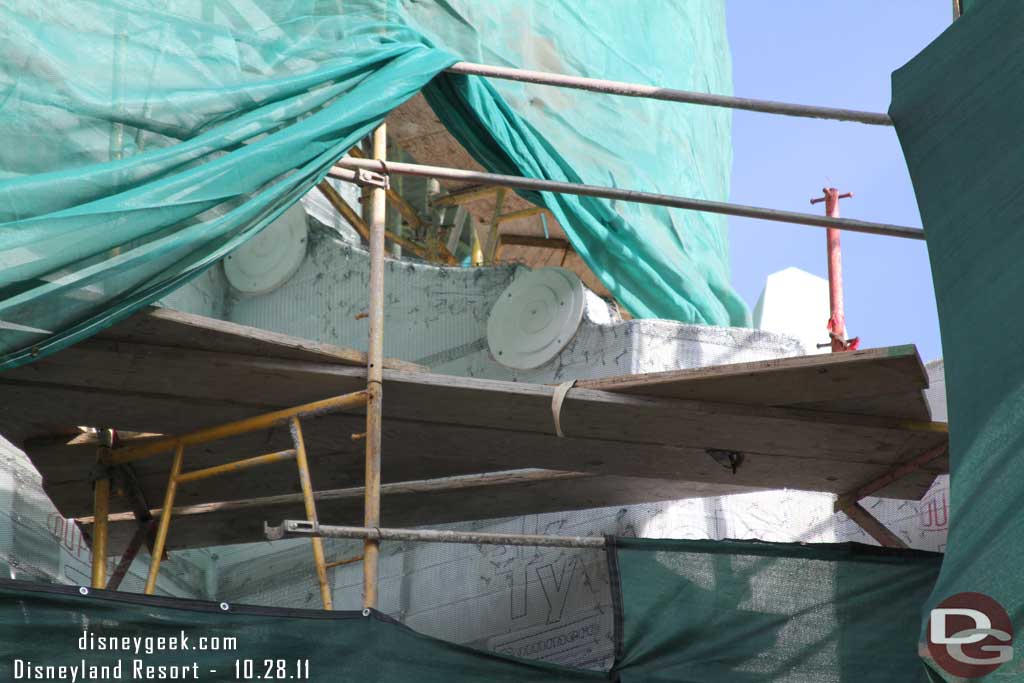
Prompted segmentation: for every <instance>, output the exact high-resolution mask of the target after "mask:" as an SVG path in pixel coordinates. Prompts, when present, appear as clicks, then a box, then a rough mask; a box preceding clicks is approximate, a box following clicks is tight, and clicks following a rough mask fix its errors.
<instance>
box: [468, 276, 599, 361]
mask: <svg viewBox="0 0 1024 683" xmlns="http://www.w3.org/2000/svg"><path fill="white" fill-rule="evenodd" d="M583 307H584V296H583V283H582V282H580V279H579V278H578V277H577V276H576V274H575V273H573V272H572V271H571V270H566V269H565V268H542V269H540V270H534V271H531V272H528V273H524V274H522V275H518V276H517V277H516V279H515V281H514V282H513V283H512V284H511V285H509V286H508V288H506V289H505V291H504V292H502V293H501V296H500V297H499V298H498V301H497V303H495V304H494V308H492V309H491V315H490V317H489V318H488V319H487V345H488V346H489V347H490V350H491V355H493V356H494V358H495V360H497V361H498V362H499V363H501V364H502V365H505V366H507V367H510V368H517V369H520V370H526V369H529V368H536V367H539V366H541V365H543V364H544V363H546V362H548V361H549V360H551V359H552V358H554V357H555V356H557V355H558V353H559V352H560V351H561V350H562V349H564V348H565V347H566V345H567V344H568V343H569V342H570V341H571V340H572V338H573V336H574V335H575V334H576V330H577V329H578V328H579V326H580V321H581V320H582V319H583Z"/></svg>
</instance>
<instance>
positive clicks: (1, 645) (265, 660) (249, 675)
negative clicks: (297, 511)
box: [0, 580, 608, 683]
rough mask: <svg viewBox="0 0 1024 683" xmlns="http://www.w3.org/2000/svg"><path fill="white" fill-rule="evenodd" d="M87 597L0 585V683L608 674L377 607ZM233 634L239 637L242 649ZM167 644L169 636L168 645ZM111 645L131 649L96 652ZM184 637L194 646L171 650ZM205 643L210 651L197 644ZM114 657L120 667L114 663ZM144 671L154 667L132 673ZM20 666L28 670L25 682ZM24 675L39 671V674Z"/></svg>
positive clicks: (104, 594)
mask: <svg viewBox="0 0 1024 683" xmlns="http://www.w3.org/2000/svg"><path fill="white" fill-rule="evenodd" d="M87 592H88V593H89V594H88V595H81V594H80V593H79V589H78V588H75V587H70V586H46V585H41V584H30V583H27V582H24V581H10V580H0V680H4V681H13V680H30V678H29V676H26V675H24V674H25V673H26V669H25V667H28V666H31V667H59V666H65V667H72V666H78V667H81V666H83V665H84V666H85V667H91V666H108V667H111V668H110V669H109V670H107V671H103V670H99V671H98V673H99V674H100V675H99V676H96V677H92V678H87V677H86V676H83V675H82V672H83V669H81V668H79V669H77V671H78V672H79V673H78V679H77V680H93V681H116V680H125V681H132V680H138V681H149V680H154V681H155V680H202V681H239V680H297V681H301V680H309V681H322V682H323V683H337V682H340V681H360V682H361V683H363V682H365V683H371V682H373V681H403V682H404V681H412V682H415V683H431V682H433V681H437V682H438V683H441V682H444V683H448V682H453V683H454V682H457V681H508V682H509V683H514V682H518V681H597V680H607V678H608V677H607V675H605V674H603V673H601V672H594V671H584V670H577V669H567V668H564V667H559V666H555V665H552V664H543V663H538V662H529V661H526V660H522V659H513V658H510V657H504V656H501V655H496V654H490V653H486V652H482V651H479V650H474V649H472V648H467V647H462V646H459V645H452V644H451V643H445V642H444V641H441V640H437V639H435V638H428V637H427V636H423V635H420V634H418V633H416V632H415V631H413V630H411V629H409V628H406V627H405V626H402V625H401V624H398V623H397V622H395V621H393V620H392V619H390V618H389V617H387V616H384V615H382V614H380V613H379V612H370V613H369V614H368V615H367V616H363V613H362V612H322V611H315V610H297V609H291V610H290V609H281V608H269V607H247V606H242V605H238V606H235V605H227V604H226V603H220V604H218V603H216V602H203V601H199V600H182V599H174V598H153V597H146V596H142V595H132V594H126V593H116V592H111V591H87ZM83 635H85V636H86V638H85V640H82V638H83ZM183 636H184V639H183ZM125 638H127V639H128V640H127V641H124V640H123V639H125ZM225 638H234V639H235V641H234V644H232V642H231V641H227V640H225ZM159 639H164V640H163V642H162V643H161V641H160V640H159ZM204 639H205V640H204ZM108 643H112V644H113V645H115V646H126V647H125V648H121V649H117V650H110V649H99V648H100V647H101V644H102V645H106V644H108ZM182 643H184V646H186V647H188V648H190V649H187V650H186V649H180V648H178V649H171V648H175V647H176V646H178V645H180V644H182ZM81 645H84V646H85V648H84V649H83V648H82V647H81ZM136 646H138V648H139V651H138V652H136V649H135V648H136ZM203 647H205V648H206V649H199V648H203ZM214 648H215V649H214ZM19 661H20V662H21V663H20V664H19V663H18V662H19ZM118 662H120V663H121V670H120V672H116V671H115V670H114V669H113V667H114V666H116V665H117V663H118ZM140 666H141V667H154V668H152V669H149V668H143V669H137V668H136V667H140ZM193 666H194V667H195V668H194V669H193V668H192V667H193ZM16 667H21V668H20V669H19V668H16ZM159 667H163V668H159ZM19 671H20V673H21V674H23V675H22V676H21V677H20V678H19V677H18V673H19ZM90 671H91V670H90V669H86V670H85V673H86V674H88V673H89V672H90ZM27 672H28V673H30V674H35V673H37V670H36V669H35V668H32V669H29V670H27ZM40 673H42V675H41V676H33V677H32V678H31V680H39V681H58V680H65V681H70V680H72V676H71V669H66V670H65V673H64V675H60V672H59V671H56V670H54V671H53V672H52V673H53V674H55V675H51V672H49V671H47V670H46V669H45V668H44V669H43V670H42V671H41V672H40ZM118 673H119V674H120V675H118ZM140 673H141V675H139V674H140ZM196 673H198V675H196ZM307 675H308V677H307Z"/></svg>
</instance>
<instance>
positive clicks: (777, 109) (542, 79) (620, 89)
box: [448, 62, 893, 126]
mask: <svg viewBox="0 0 1024 683" xmlns="http://www.w3.org/2000/svg"><path fill="white" fill-rule="evenodd" d="M448 71H449V72H451V73H457V74H465V75H469V76H486V77H488V78H502V79H505V80H509V81H519V82H522V83H536V84H538V85H553V86H558V87H562V88H574V89H576V90H589V91H591V92H600V93H606V94H609V95H621V96H623V97H644V98H647V99H651V100H665V101H667V102H684V103H686V104H703V105H708V106H711V107H726V108H728V109H743V110H746V111H757V112H762V113H764V114H780V115H782V116H799V117H803V118H809V119H832V120H835V121H854V122H857V123H866V124H869V125H873V126H891V125H893V124H892V119H890V118H889V116H888V115H887V114H881V113H876V112H870V111H858V110H856V109H838V108H835V107H815V106H811V105H806V104H790V103H788V102H773V101H772V100H754V99H749V98H746V97H730V96H727V95H712V94H710V93H703V92H693V91H690V90H674V89H672V88H659V87H658V86H654V85H640V84H638V83H626V82H624V81H606V80H604V79H601V78H584V77H582V76H565V75H562V74H552V73H547V72H544V71H529V70H527V69H512V68H509V67H503V66H489V65H487V64H474V63H472V62H456V63H455V64H453V65H452V66H450V67H449V68H448Z"/></svg>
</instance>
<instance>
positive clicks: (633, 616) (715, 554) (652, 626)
mask: <svg viewBox="0 0 1024 683" xmlns="http://www.w3.org/2000/svg"><path fill="white" fill-rule="evenodd" d="M615 542H616V548H615V549H614V550H613V551H612V552H613V553H614V555H615V557H614V560H612V561H613V566H615V565H617V573H618V576H619V583H620V585H621V591H622V592H621V598H620V603H621V611H622V615H623V616H622V626H621V634H620V637H621V648H620V651H619V653H618V656H617V658H616V659H617V662H616V666H615V669H614V671H615V672H617V673H618V674H619V676H620V677H621V680H622V681H623V682H624V683H628V682H629V681H685V682H688V683H698V682H699V683H712V682H714V683H718V682H722V683H726V682H728V683H743V682H746V681H749V682H753V681H757V682H761V681H774V682H776V683H777V682H780V681H784V682H786V683H797V682H799V683H848V682H852V681H893V682H894V683H895V682H899V683H906V682H909V681H924V680H927V679H926V677H925V671H924V667H923V665H922V664H921V660H920V659H919V658H918V656H917V628H916V620H917V615H918V613H919V610H920V607H921V604H922V603H923V602H924V600H925V598H926V597H927V596H928V593H929V591H931V589H932V586H933V585H934V582H935V577H936V575H937V573H938V570H939V563H940V561H941V555H938V554H935V553H926V552H921V551H890V550H884V549H880V548H876V547H874V546H864V545H858V544H853V543H850V544H829V545H824V544H795V543H794V544H787V543H759V542H750V541H662V540H650V539H623V538H618V539H615Z"/></svg>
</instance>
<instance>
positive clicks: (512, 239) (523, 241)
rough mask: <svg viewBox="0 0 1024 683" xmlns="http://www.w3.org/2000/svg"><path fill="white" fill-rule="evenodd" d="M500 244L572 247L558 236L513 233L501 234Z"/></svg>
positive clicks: (547, 247)
mask: <svg viewBox="0 0 1024 683" xmlns="http://www.w3.org/2000/svg"><path fill="white" fill-rule="evenodd" d="M500 244H501V246H503V247H530V248H533V249H553V250H556V251H566V250H567V249H571V248H572V247H570V246H569V242H568V241H566V240H563V239H558V238H556V237H534V236H532V235H513V234H509V233H505V234H503V235H501V240H500Z"/></svg>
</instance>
